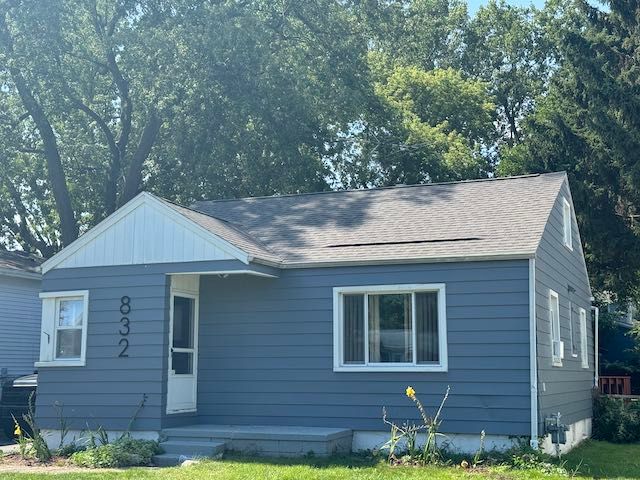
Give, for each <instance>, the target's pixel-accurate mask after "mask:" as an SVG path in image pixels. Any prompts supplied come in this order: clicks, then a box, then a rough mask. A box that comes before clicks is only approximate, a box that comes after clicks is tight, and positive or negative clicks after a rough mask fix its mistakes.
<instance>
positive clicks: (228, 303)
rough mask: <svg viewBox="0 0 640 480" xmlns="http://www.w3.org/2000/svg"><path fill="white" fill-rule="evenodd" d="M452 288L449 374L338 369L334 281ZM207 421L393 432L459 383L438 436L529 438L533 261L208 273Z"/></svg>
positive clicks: (203, 415) (204, 320) (204, 314)
mask: <svg viewBox="0 0 640 480" xmlns="http://www.w3.org/2000/svg"><path fill="white" fill-rule="evenodd" d="M412 283H446V294H447V328H448V344H449V371H448V372H446V373H424V372H419V373H418V372H410V373H409V372H408V373H391V372H382V373H380V372H377V373H374V372H353V373H352V372H348V373H347V372H333V312H332V305H333V296H332V295H333V294H332V289H333V287H335V286H349V285H376V284H378V285H380V284H412ZM200 285H201V287H200V288H201V291H200V292H201V294H200V298H201V300H200V302H201V307H200V356H199V382H198V415H199V421H200V422H201V423H218V424H263V425H264V424H275V425H308V426H332V427H342V428H353V429H359V430H386V429H387V428H386V426H385V425H384V424H383V422H382V407H384V406H386V407H387V409H388V413H389V416H390V417H391V418H393V419H395V420H399V421H403V420H405V419H408V418H409V419H415V420H418V417H417V410H416V408H415V406H414V405H413V403H412V402H411V401H410V400H409V399H408V398H407V397H406V396H405V394H404V391H405V388H406V387H407V385H412V386H413V387H414V388H415V390H416V391H417V393H418V396H419V397H420V399H421V400H423V401H424V403H425V404H426V405H427V408H428V410H429V412H431V413H433V411H434V408H435V407H436V406H437V405H438V404H439V402H440V401H441V399H442V396H443V394H444V392H445V390H446V388H447V385H450V386H451V393H450V397H449V400H448V401H447V404H446V406H445V408H444V412H443V418H444V424H443V426H442V430H443V431H446V432H450V433H470V434H478V435H479V433H480V431H481V430H483V429H484V430H485V431H486V433H487V434H503V435H528V434H529V432H530V423H529V421H530V389H529V346H528V345H529V306H528V303H529V301H528V298H529V296H528V295H529V294H528V289H529V285H528V263H527V261H526V260H525V261H502V262H469V263H445V264H424V265H399V266H375V267H374V266H370V267H340V268H322V269H321V268H315V269H300V270H283V271H281V276H280V278H279V279H267V278H255V277H253V278H251V277H229V278H225V279H220V278H218V277H216V276H203V277H202V278H201V283H200Z"/></svg>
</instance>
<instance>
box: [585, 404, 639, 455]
mask: <svg viewBox="0 0 640 480" xmlns="http://www.w3.org/2000/svg"><path fill="white" fill-rule="evenodd" d="M593 438H595V439H598V440H607V441H609V442H613V443H632V442H637V441H640V405H638V404H637V403H633V402H630V403H625V402H624V401H623V400H622V399H619V398H612V397H607V396H604V395H598V396H596V397H595V398H594V402H593Z"/></svg>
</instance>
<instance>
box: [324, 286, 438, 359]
mask: <svg viewBox="0 0 640 480" xmlns="http://www.w3.org/2000/svg"><path fill="white" fill-rule="evenodd" d="M445 312H446V308H445V287H444V285H443V284H427V285H376V286H369V287H336V288H334V357H335V358H334V370H336V371H404V370H418V371H445V370H446V368H447V352H446V349H447V344H446V318H445V316H446V313H445Z"/></svg>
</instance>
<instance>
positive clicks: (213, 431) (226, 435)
mask: <svg viewBox="0 0 640 480" xmlns="http://www.w3.org/2000/svg"><path fill="white" fill-rule="evenodd" d="M162 435H163V436H164V438H166V439H167V442H168V443H174V442H175V443H181V442H195V443H201V442H205V443H206V442H220V443H224V448H225V449H226V450H233V451H237V452H242V453H246V454H252V455H261V456H278V457H282V456H286V457H296V456H302V455H306V454H308V453H313V454H314V455H318V456H328V455H332V454H336V453H349V452H350V451H351V442H352V436H353V434H352V432H351V430H348V429H339V428H322V427H296V426H291V427H289V426H261V425H249V426H239V425H191V426H186V427H176V428H168V429H165V430H163V431H162ZM161 446H164V443H163V444H161Z"/></svg>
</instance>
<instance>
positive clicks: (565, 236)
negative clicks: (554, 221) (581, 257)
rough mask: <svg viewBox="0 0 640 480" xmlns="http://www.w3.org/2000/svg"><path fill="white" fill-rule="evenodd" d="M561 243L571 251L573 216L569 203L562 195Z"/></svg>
mask: <svg viewBox="0 0 640 480" xmlns="http://www.w3.org/2000/svg"><path fill="white" fill-rule="evenodd" d="M562 243H563V244H564V246H565V247H567V248H568V249H569V250H571V251H573V218H572V215H571V204H570V203H569V200H567V198H566V197H562Z"/></svg>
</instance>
